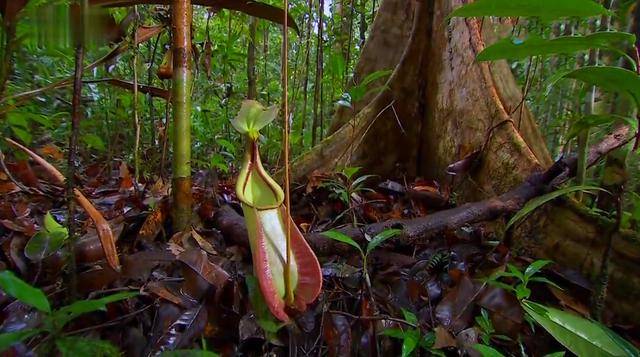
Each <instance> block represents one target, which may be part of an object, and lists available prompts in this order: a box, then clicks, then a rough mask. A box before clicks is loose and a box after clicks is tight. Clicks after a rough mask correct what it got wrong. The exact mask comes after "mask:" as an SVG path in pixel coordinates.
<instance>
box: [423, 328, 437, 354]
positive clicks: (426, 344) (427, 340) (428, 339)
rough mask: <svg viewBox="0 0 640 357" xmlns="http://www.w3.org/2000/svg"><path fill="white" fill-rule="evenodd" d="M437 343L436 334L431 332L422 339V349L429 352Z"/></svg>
mask: <svg viewBox="0 0 640 357" xmlns="http://www.w3.org/2000/svg"><path fill="white" fill-rule="evenodd" d="M435 343H436V334H435V333H434V332H433V331H431V332H429V333H427V334H425V335H424V336H422V338H421V339H420V347H422V348H424V349H426V350H428V349H430V348H431V347H433V345H434V344H435Z"/></svg>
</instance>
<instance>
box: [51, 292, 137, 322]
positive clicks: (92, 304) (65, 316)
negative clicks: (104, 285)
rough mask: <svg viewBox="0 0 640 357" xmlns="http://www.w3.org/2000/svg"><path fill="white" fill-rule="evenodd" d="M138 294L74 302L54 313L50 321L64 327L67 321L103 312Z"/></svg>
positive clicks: (123, 294) (115, 295) (123, 293)
mask: <svg viewBox="0 0 640 357" xmlns="http://www.w3.org/2000/svg"><path fill="white" fill-rule="evenodd" d="M137 295H138V292H129V291H128V292H121V293H117V294H113V295H108V296H105V297H103V298H100V299H95V300H79V301H76V302H74V303H73V304H71V305H67V306H65V307H62V308H60V309H59V310H57V311H54V313H53V314H52V320H53V321H54V322H55V323H56V324H57V325H58V326H64V325H66V324H67V323H68V322H69V321H71V320H73V319H75V318H76V317H78V316H80V315H83V314H86V313H89V312H94V311H98V310H105V309H106V307H107V305H108V304H110V303H112V302H116V301H120V300H125V299H129V298H132V297H134V296H137Z"/></svg>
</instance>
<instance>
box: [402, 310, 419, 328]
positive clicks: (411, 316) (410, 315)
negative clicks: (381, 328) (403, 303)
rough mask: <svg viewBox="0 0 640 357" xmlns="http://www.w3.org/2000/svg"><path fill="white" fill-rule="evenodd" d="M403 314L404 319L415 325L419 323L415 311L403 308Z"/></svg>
mask: <svg viewBox="0 0 640 357" xmlns="http://www.w3.org/2000/svg"><path fill="white" fill-rule="evenodd" d="M402 316H404V319H405V320H406V321H407V322H408V323H410V324H413V325H417V324H418V317H417V316H416V314H414V313H413V312H411V311H409V310H407V309H405V308H402Z"/></svg>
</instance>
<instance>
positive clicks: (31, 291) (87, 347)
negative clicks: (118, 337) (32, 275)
mask: <svg viewBox="0 0 640 357" xmlns="http://www.w3.org/2000/svg"><path fill="white" fill-rule="evenodd" d="M0 289H2V291H3V292H4V293H5V294H7V295H9V296H11V297H14V298H15V299H16V300H18V301H20V302H21V303H23V304H25V305H28V306H31V307H33V308H35V309H36V310H38V311H40V312H41V313H42V314H43V315H44V318H43V319H42V322H41V323H40V325H39V326H38V327H35V328H27V329H22V330H17V331H11V332H5V333H1V334H0V352H2V351H5V350H7V349H9V348H10V347H11V346H12V345H14V344H16V343H19V342H21V341H24V340H26V339H29V338H31V337H35V336H38V335H46V336H47V337H46V338H42V339H41V341H46V343H41V344H40V345H38V346H37V348H42V349H43V350H45V351H49V350H50V349H51V348H52V345H51V344H53V345H55V347H56V348H57V350H58V351H59V352H60V353H61V355H62V356H88V355H91V356H119V355H120V353H119V351H118V349H117V348H116V347H114V346H113V345H111V344H110V343H109V342H106V341H101V340H96V339H90V338H81V337H73V336H64V335H62V331H63V328H64V327H65V326H66V325H67V324H68V323H69V322H71V321H72V320H74V319H75V318H77V317H79V316H81V315H83V314H86V313H89V312H94V311H98V310H105V309H106V307H107V304H109V303H112V302H116V301H120V300H125V299H129V298H131V297H134V296H136V295H138V293H137V292H122V293H117V294H113V295H108V296H105V297H103V298H101V299H95V300H79V301H76V302H74V303H72V304H71V305H67V306H63V307H61V308H59V309H57V310H52V309H51V304H50V303H49V299H47V296H46V295H45V294H44V292H43V291H42V290H40V289H38V288H35V287H33V286H31V285H29V284H27V283H26V282H25V281H23V280H22V279H20V278H18V277H17V276H15V274H13V273H12V272H11V271H9V270H5V271H3V272H0ZM43 354H47V353H43Z"/></svg>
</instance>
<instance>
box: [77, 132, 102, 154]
mask: <svg viewBox="0 0 640 357" xmlns="http://www.w3.org/2000/svg"><path fill="white" fill-rule="evenodd" d="M82 142H84V144H85V145H86V146H87V147H88V148H90V149H96V150H98V151H105V150H107V147H106V145H105V144H104V141H102V138H100V137H99V136H98V135H96V134H93V133H86V134H84V135H82Z"/></svg>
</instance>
